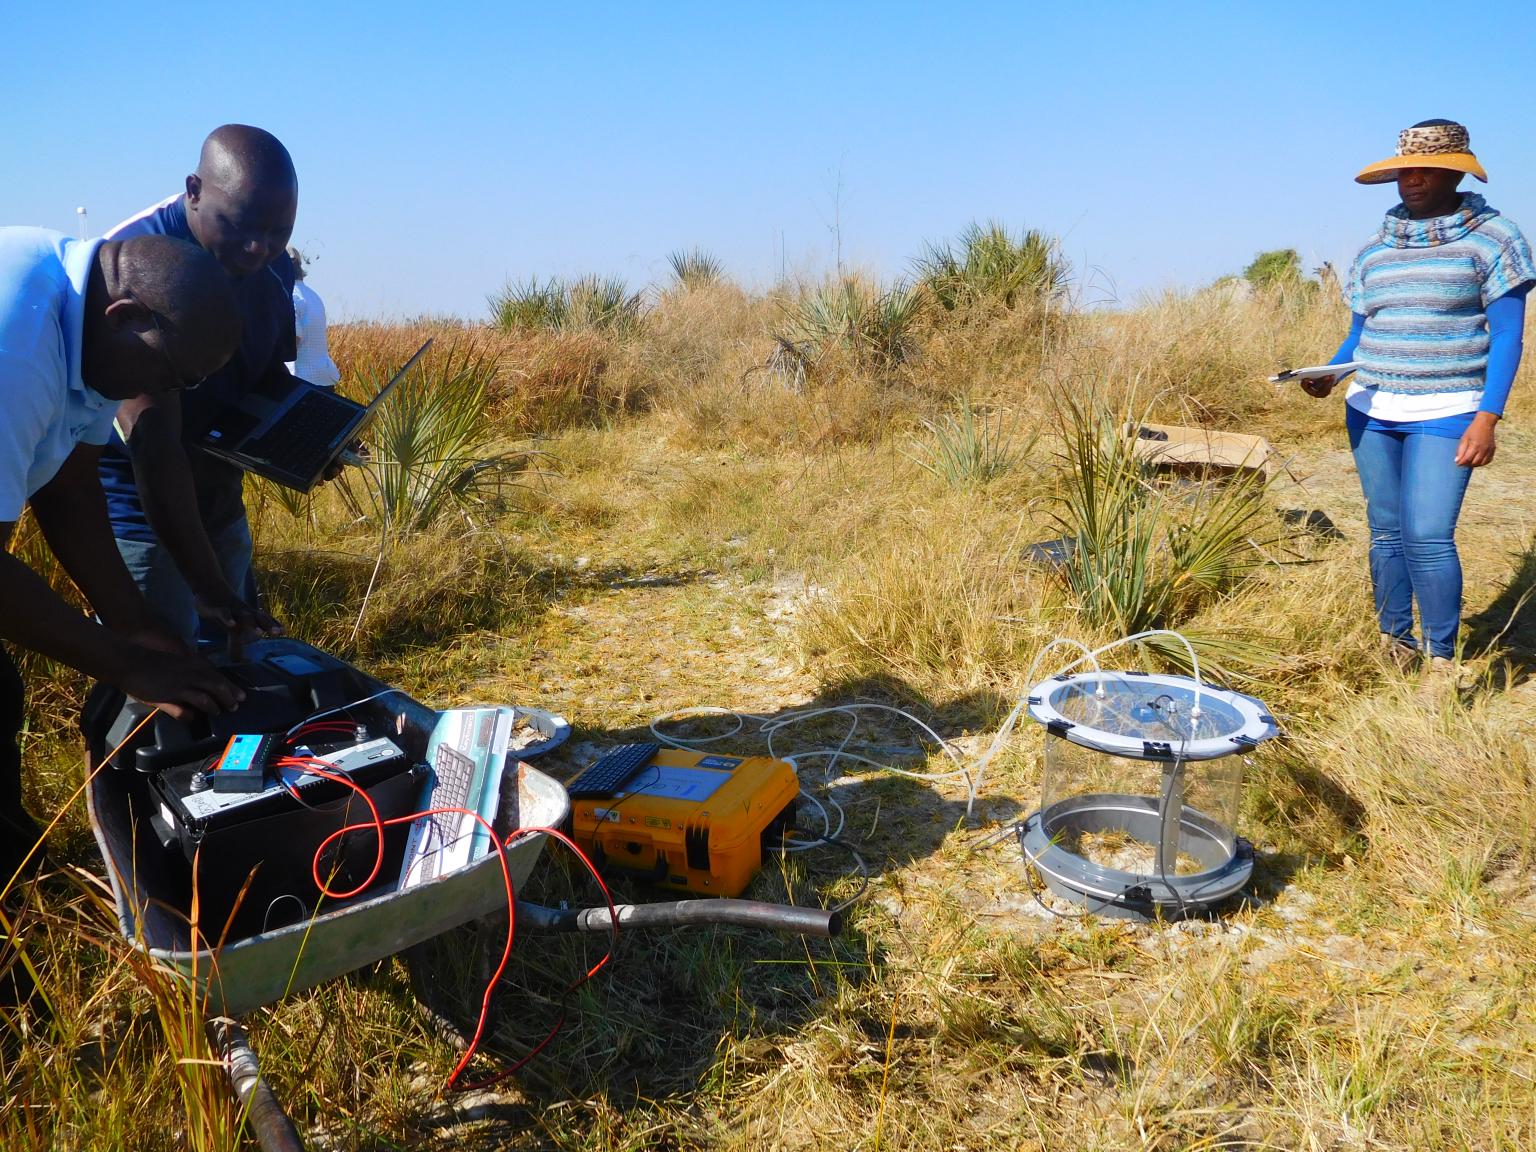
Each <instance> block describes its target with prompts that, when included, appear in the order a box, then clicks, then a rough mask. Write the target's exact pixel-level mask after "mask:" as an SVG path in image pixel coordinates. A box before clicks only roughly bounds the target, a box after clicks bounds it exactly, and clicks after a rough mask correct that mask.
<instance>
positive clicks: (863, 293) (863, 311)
mask: <svg viewBox="0 0 1536 1152" xmlns="http://www.w3.org/2000/svg"><path fill="white" fill-rule="evenodd" d="M923 302H924V298H923V294H922V292H921V290H919V289H917V288H914V287H912V286H910V285H907V284H902V283H898V284H895V285H893V286H892V287H890V288H888V289H881V288H879V287H878V286H876V285H871V284H868V283H866V282H864V281H862V280H860V279H858V278H856V277H846V278H844V279H842V280H838V281H832V282H828V283H825V284H822V285H820V286H819V287H817V288H814V289H812V290H811V291H809V292H806V293H805V294H804V295H802V296H801V297H800V299H799V300H798V301H797V302H796V303H795V305H794V306H793V307H792V308H791V310H790V312H789V317H788V319H789V323H788V324H787V325H786V330H785V331H784V332H782V333H780V334H778V335H777V336H776V339H777V340H778V343H779V346H780V348H791V349H794V350H795V351H796V352H797V353H798V355H799V356H800V358H801V360H802V362H803V363H805V364H814V363H815V362H816V361H818V360H820V359H821V358H822V357H823V356H825V355H826V354H827V353H828V352H830V351H832V350H833V349H841V350H842V351H844V352H846V353H848V354H850V355H852V356H853V357H854V359H855V360H856V361H858V362H859V363H860V364H862V365H864V366H866V367H870V368H875V369H887V368H891V367H894V366H895V365H897V364H901V363H903V362H904V361H906V360H907V359H909V358H910V357H911V356H912V354H913V352H914V351H915V350H916V346H917V345H916V332H915V329H916V325H917V320H918V318H919V317H920V316H921V314H922V308H923Z"/></svg>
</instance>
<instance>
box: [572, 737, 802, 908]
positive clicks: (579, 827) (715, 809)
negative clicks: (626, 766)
mask: <svg viewBox="0 0 1536 1152" xmlns="http://www.w3.org/2000/svg"><path fill="white" fill-rule="evenodd" d="M799 794H800V781H799V779H798V778H797V777H796V776H795V771H794V769H793V768H792V767H791V766H790V765H789V763H788V762H786V761H784V760H771V759H769V758H768V757H766V756H752V757H738V756H721V755H717V754H709V753H704V752H692V751H685V750H683V749H680V748H662V749H661V750H660V751H658V752H657V753H656V754H655V755H654V756H652V757H651V760H650V761H649V762H648V763H647V764H646V765H645V767H643V768H641V769H639V770H638V771H636V772H635V773H634V774H633V775H631V776H630V778H629V780H628V781H627V782H626V783H625V784H624V785H622V786H621V787H620V788H619V789H618V790H617V791H615V792H614V794H613V795H611V796H605V797H600V798H592V797H582V798H580V799H573V800H572V801H571V826H572V829H573V832H574V838H575V840H576V842H577V843H578V844H580V845H581V847H582V850H583V851H584V852H586V853H587V854H588V855H589V856H591V857H592V861H593V863H594V864H597V865H598V867H599V868H601V867H604V866H605V865H606V866H607V867H609V868H615V869H620V870H623V871H626V872H633V873H635V874H636V875H637V876H640V877H641V878H643V879H647V880H650V881H652V882H653V883H656V884H659V885H661V886H662V887H665V888H679V889H682V890H684V891H687V892H697V893H700V894H704V895H710V896H735V895H737V894H738V893H739V892H741V890H742V889H743V888H745V887H746V886H747V884H748V883H749V882H750V881H751V879H752V877H753V876H754V875H756V873H757V871H758V869H759V868H761V867H762V863H763V846H764V844H765V843H769V844H776V843H777V842H778V840H779V838H780V837H781V835H782V833H783V830H784V828H786V827H787V826H788V825H789V824H790V823H791V822H792V820H793V817H794V810H795V798H796V797H797V796H798V795H799Z"/></svg>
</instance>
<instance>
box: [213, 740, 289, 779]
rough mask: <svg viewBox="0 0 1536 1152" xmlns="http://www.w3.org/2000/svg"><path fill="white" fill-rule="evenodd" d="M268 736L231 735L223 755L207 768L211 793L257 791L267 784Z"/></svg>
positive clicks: (270, 744) (270, 742)
mask: <svg viewBox="0 0 1536 1152" xmlns="http://www.w3.org/2000/svg"><path fill="white" fill-rule="evenodd" d="M273 740H274V737H272V736H252V735H242V736H231V737H230V738H229V743H228V744H227V745H225V747H224V754H223V755H222V756H220V757H219V758H218V760H217V761H216V762H215V763H214V765H213V767H212V768H211V769H209V771H208V778H209V783H210V784H212V785H213V790H214V791H215V792H260V791H262V789H264V788H265V787H266V786H267V754H268V752H269V751H270V750H271V748H272V742H273Z"/></svg>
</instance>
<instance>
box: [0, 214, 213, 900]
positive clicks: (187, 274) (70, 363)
mask: <svg viewBox="0 0 1536 1152" xmlns="http://www.w3.org/2000/svg"><path fill="white" fill-rule="evenodd" d="M239 338H240V316H239V312H238V310H237V309H236V305H235V300H234V297H233V294H232V293H231V292H230V289H229V285H228V282H227V279H226V278H225V277H224V276H223V275H222V274H221V272H220V270H219V267H218V265H217V264H216V263H215V262H214V261H213V260H212V259H210V258H209V257H208V256H207V255H206V254H205V253H203V252H200V251H198V250H197V249H196V248H195V247H193V246H192V245H189V244H185V243H183V242H181V241H178V240H171V239H168V238H166V237H145V238H140V239H136V240H129V241H122V242H112V241H100V240H96V241H89V242H87V241H77V240H71V239H69V238H68V237H66V236H64V235H63V234H61V233H57V232H48V231H44V230H43V229H40V228H0V406H3V409H4V412H5V417H4V419H3V420H0V639H3V640H6V641H9V642H11V643H14V644H16V645H18V646H20V647H22V648H29V649H31V650H33V651H35V652H40V653H42V654H43V655H45V656H48V657H51V658H52V659H54V660H58V661H60V662H62V663H64V664H68V665H70V666H71V667H73V668H78V669H80V670H81V671H82V672H85V673H86V674H87V675H90V676H93V677H95V678H97V679H100V680H104V681H106V682H107V683H109V684H114V685H117V686H118V687H120V688H122V689H123V690H124V691H125V692H127V693H128V694H129V695H131V696H135V697H137V698H138V699H141V700H144V701H148V702H151V703H153V704H156V705H158V706H159V707H160V708H162V709H164V710H165V711H166V712H168V713H170V714H171V715H175V716H181V715H184V714H186V713H187V712H189V711H194V710H195V711H205V712H217V711H222V710H225V709H230V708H233V707H234V706H235V705H236V704H237V703H238V702H239V699H240V696H241V694H240V692H239V690H238V689H237V688H236V687H235V686H234V685H233V684H231V683H230V682H229V681H228V680H226V679H225V678H224V677H223V676H221V675H220V674H219V673H218V672H216V671H215V670H214V669H213V668H212V667H210V666H209V665H208V664H206V663H204V662H203V661H202V660H200V659H198V658H196V657H195V656H192V655H191V654H190V653H189V652H187V650H186V649H185V647H184V646H183V645H181V644H180V643H179V642H178V641H177V640H176V639H175V637H173V636H172V635H171V634H170V633H169V632H168V631H167V629H166V627H165V625H164V623H163V622H161V621H159V620H158V619H156V617H155V615H154V613H153V612H152V611H151V609H150V607H149V605H148V604H146V603H145V601H144V598H143V597H142V596H141V595H140V594H139V592H138V590H137V589H136V588H135V587H134V585H133V581H132V580H131V579H130V578H129V576H128V572H127V571H126V569H125V568H124V567H123V563H122V561H121V560H120V559H119V557H118V554H117V550H116V549H115V548H114V547H113V543H112V534H111V530H110V528H109V527H108V524H107V514H106V503H105V501H104V500H103V498H102V490H101V485H100V484H99V483H98V481H97V478H96V465H97V458H98V456H99V455H100V453H101V445H102V443H103V442H104V441H105V440H106V438H107V434H108V432H109V431H110V430H111V422H112V414H113V412H114V411H115V409H116V407H117V404H118V402H119V401H121V400H126V399H128V398H129V397H132V396H138V395H140V394H142V393H145V392H150V393H157V394H165V393H174V392H176V391H178V390H181V389H184V388H188V387H191V386H192V385H193V384H195V383H196V382H197V381H198V380H200V379H201V378H202V377H204V376H206V375H208V374H209V373H211V372H214V371H216V370H217V369H219V368H220V367H221V366H223V365H224V364H225V363H226V362H227V361H228V360H229V358H230V355H231V354H232V353H233V351H234V349H235V347H236V345H237V344H238V342H239ZM28 505H30V506H31V508H32V514H33V517H34V518H35V520H36V522H37V527H38V528H39V529H40V530H41V532H42V534H43V538H44V540H45V541H46V542H47V544H48V547H49V548H50V549H51V550H52V551H53V554H54V555H55V556H56V557H57V558H58V560H59V563H60V564H61V565H62V566H63V568H64V570H65V572H67V573H68V574H69V577H70V579H71V580H73V581H74V582H75V585H76V587H78V588H79V589H80V591H81V593H82V594H83V595H84V596H85V598H86V599H87V600H88V601H89V602H90V604H91V606H92V608H93V609H94V610H95V612H96V615H97V617H98V618H99V619H100V620H101V622H102V623H101V624H97V623H94V622H92V621H91V620H90V619H89V618H88V617H87V616H85V615H83V614H82V613H81V612H80V611H79V610H78V609H77V608H73V607H71V606H70V605H68V604H66V603H65V602H64V601H63V600H61V599H59V597H58V596H57V595H56V594H55V593H54V592H53V590H52V589H51V588H50V587H49V586H48V584H47V583H46V582H45V581H44V580H43V579H42V578H41V577H40V576H38V575H37V573H35V572H34V571H32V569H30V568H29V567H27V566H26V565H25V564H24V563H22V561H21V560H19V559H18V558H17V557H15V556H13V555H11V553H10V552H9V551H7V550H6V548H5V546H6V545H7V544H8V543H9V541H10V538H11V534H12V530H13V529H14V528H15V526H16V522H17V520H19V519H20V517H21V513H22V510H23V508H25V507H26V506H28ZM103 625H105V627H103ZM23 705H24V698H23V688H22V683H21V678H20V676H19V675H18V673H17V671H16V667H15V665H14V664H12V663H11V660H10V658H9V656H8V655H6V654H5V652H4V650H3V649H0V891H3V890H4V889H5V888H6V887H7V886H8V885H9V883H10V881H11V879H12V877H13V875H14V874H15V872H16V871H17V870H18V869H19V868H21V867H23V866H24V864H25V863H26V862H27V860H28V858H29V857H30V858H33V859H35V857H36V852H35V848H36V846H37V844H38V842H39V833H38V828H37V825H36V824H35V823H34V822H33V820H32V819H31V817H29V816H28V814H27V813H26V811H25V810H24V809H23V808H22V804H21V754H20V750H19V749H18V747H17V742H16V737H17V734H18V733H19V731H20V728H21V723H22V710H23Z"/></svg>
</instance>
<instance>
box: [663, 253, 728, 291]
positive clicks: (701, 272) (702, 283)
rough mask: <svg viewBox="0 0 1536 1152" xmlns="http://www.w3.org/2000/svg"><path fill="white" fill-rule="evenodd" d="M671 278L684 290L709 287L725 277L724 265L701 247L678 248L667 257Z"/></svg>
mask: <svg viewBox="0 0 1536 1152" xmlns="http://www.w3.org/2000/svg"><path fill="white" fill-rule="evenodd" d="M667 263H668V264H669V265H671V267H672V279H673V280H674V281H675V283H676V285H677V287H679V288H681V289H683V290H684V291H686V292H691V291H693V290H694V289H695V288H709V287H712V286H714V285H716V284H719V283H720V282H721V281H723V280H724V279H725V265H724V264H722V263H721V262H720V261H719V260H718V259H717V258H716V257H714V256H711V255H710V254H709V253H708V252H706V251H704V249H702V248H690V249H688V250H686V251H684V250H682V249H679V250H678V251H676V252H673V253H672V254H671V255H669V256H668V257H667Z"/></svg>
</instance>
